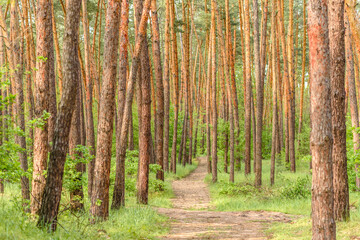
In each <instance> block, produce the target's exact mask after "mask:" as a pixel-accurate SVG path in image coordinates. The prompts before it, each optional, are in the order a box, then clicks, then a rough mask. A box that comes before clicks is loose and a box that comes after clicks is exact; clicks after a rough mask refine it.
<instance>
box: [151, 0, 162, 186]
mask: <svg viewBox="0 0 360 240" xmlns="http://www.w3.org/2000/svg"><path fill="white" fill-rule="evenodd" d="M151 22H152V33H153V36H152V39H153V43H152V47H153V60H154V69H155V78H156V104H157V111H156V119H155V120H156V123H155V124H156V137H155V139H156V142H155V146H156V158H157V163H158V164H159V166H160V167H161V169H160V170H159V171H158V172H157V174H156V178H157V179H160V180H162V181H164V160H163V154H164V153H163V144H164V143H163V142H164V86H163V71H162V64H161V51H160V49H161V48H160V30H159V20H158V15H157V4H156V0H152V1H151Z"/></svg>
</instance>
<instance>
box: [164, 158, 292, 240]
mask: <svg viewBox="0 0 360 240" xmlns="http://www.w3.org/2000/svg"><path fill="white" fill-rule="evenodd" d="M206 174H207V168H206V159H205V158H200V159H199V166H198V168H197V169H196V170H195V171H194V172H192V173H191V174H190V175H189V176H188V177H186V178H184V179H181V180H178V181H174V182H173V184H172V187H173V191H174V193H175V198H174V199H173V200H172V202H173V208H171V209H166V208H159V209H158V211H159V213H160V214H164V215H166V216H168V217H169V218H170V219H171V223H170V227H171V230H170V233H169V234H168V235H167V236H164V237H163V238H162V239H268V238H269V237H268V236H266V234H265V233H264V231H265V230H266V229H267V228H268V227H269V226H270V225H271V223H273V222H290V221H291V218H290V216H288V215H286V214H283V213H276V212H266V211H245V212H215V211H211V208H212V207H211V204H210V195H209V190H208V188H207V185H206V184H205V183H204V178H205V176H206Z"/></svg>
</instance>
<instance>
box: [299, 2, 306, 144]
mask: <svg viewBox="0 0 360 240" xmlns="http://www.w3.org/2000/svg"><path fill="white" fill-rule="evenodd" d="M303 5H304V6H303V28H304V33H303V43H302V44H303V46H302V60H301V90H300V115H299V131H298V133H299V134H300V133H301V130H302V120H303V111H304V110H303V109H304V89H305V64H306V28H307V24H306V0H304V2H303ZM299 143H300V138H299V142H298V145H299Z"/></svg>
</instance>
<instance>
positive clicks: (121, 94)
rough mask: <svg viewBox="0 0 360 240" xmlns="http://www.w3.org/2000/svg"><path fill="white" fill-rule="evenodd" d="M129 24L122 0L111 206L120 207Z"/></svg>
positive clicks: (127, 2)
mask: <svg viewBox="0 0 360 240" xmlns="http://www.w3.org/2000/svg"><path fill="white" fill-rule="evenodd" d="M128 24H129V1H128V0H122V1H121V20H120V54H119V58H120V64H119V65H120V71H119V85H118V111H117V123H116V175H115V184H114V192H113V201H112V205H111V208H112V209H118V208H120V207H121V206H125V158H121V156H120V148H121V145H120V144H121V142H120V141H121V128H122V125H123V124H122V123H123V122H122V121H123V118H124V107H125V99H126V79H127V68H128V51H127V48H128V41H129V39H128Z"/></svg>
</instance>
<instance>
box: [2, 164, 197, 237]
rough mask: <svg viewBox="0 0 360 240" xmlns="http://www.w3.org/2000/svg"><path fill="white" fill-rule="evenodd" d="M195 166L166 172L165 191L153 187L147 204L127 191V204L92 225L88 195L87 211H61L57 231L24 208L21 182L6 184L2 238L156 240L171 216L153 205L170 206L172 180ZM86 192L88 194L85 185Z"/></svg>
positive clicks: (182, 175) (166, 230) (65, 196)
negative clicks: (40, 224)
mask: <svg viewBox="0 0 360 240" xmlns="http://www.w3.org/2000/svg"><path fill="white" fill-rule="evenodd" d="M196 167H197V162H195V163H194V165H192V166H190V165H187V166H186V167H182V166H180V165H178V166H177V174H172V173H166V175H165V177H166V181H165V183H164V186H165V187H164V191H153V190H150V191H149V205H148V206H142V205H138V204H136V197H135V195H134V193H133V192H131V191H127V193H126V194H127V196H126V207H125V208H122V209H120V210H117V211H111V210H110V215H109V219H108V221H105V222H98V223H96V224H89V217H90V215H89V213H88V209H89V207H90V203H89V201H88V198H87V197H85V209H86V211H85V212H82V213H71V212H69V211H65V212H63V213H61V214H60V215H59V219H58V220H59V226H58V230H57V231H56V232H55V233H52V234H50V233H48V232H46V231H43V230H40V229H38V228H37V227H36V219H33V218H32V217H31V216H30V215H28V214H25V213H24V212H23V211H22V210H21V203H20V187H19V185H18V184H5V194H2V195H0V239H16V240H17V239H29V240H30V239H34V240H40V239H49V240H50V239H51V240H52V239H71V240H73V239H89V240H92V239H94V240H95V239H109V238H110V239H156V238H157V237H158V236H162V235H165V234H166V233H167V232H168V230H169V225H168V219H167V218H166V217H165V216H162V215H159V214H158V213H157V212H156V210H154V209H153V207H171V198H172V197H173V196H174V194H173V191H172V189H171V181H173V180H176V179H180V178H183V177H185V176H187V175H189V174H190V173H191V172H192V171H193V170H194V169H195V168H196ZM153 179H154V174H151V176H150V181H151V180H153ZM85 180H86V179H85ZM84 193H85V195H86V188H85V189H84ZM110 193H111V191H110ZM111 197H112V194H110V199H111ZM68 201H69V195H68V193H67V192H66V191H64V193H63V196H62V206H64V205H66V204H67V203H68ZM62 208H63V207H62Z"/></svg>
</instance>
